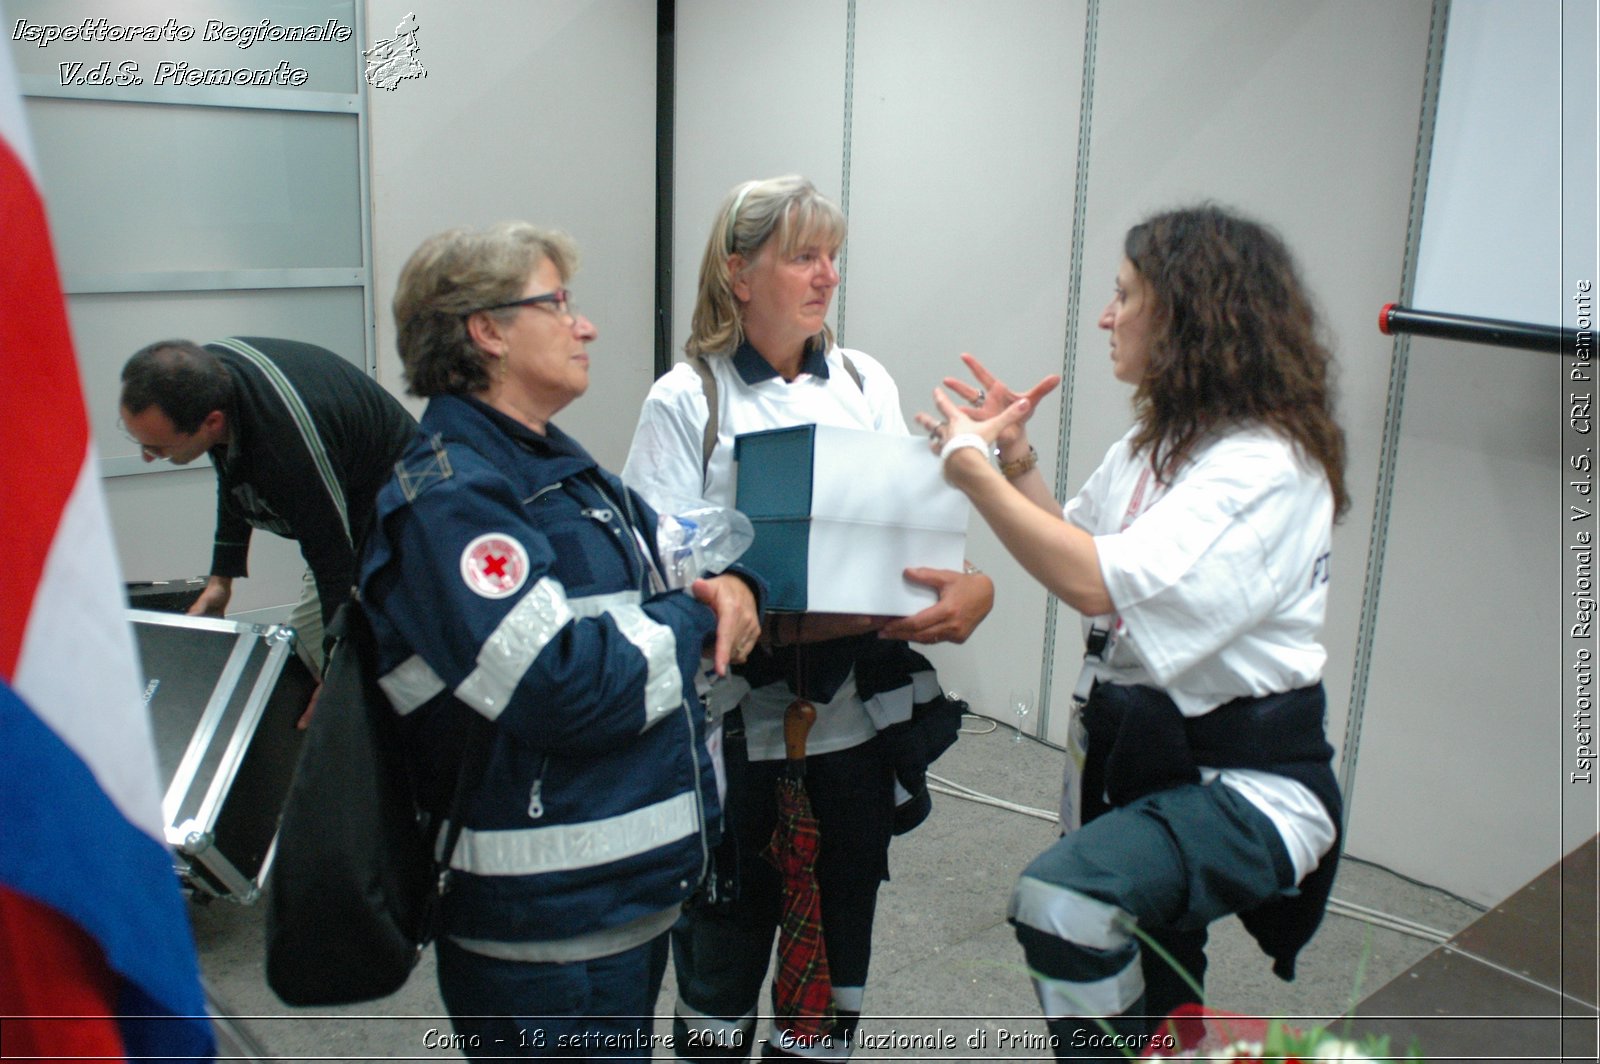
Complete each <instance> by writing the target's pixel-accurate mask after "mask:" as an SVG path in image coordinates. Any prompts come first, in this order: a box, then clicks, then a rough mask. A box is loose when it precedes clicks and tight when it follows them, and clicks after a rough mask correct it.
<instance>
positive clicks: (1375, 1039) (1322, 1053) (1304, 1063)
mask: <svg viewBox="0 0 1600 1064" xmlns="http://www.w3.org/2000/svg"><path fill="white" fill-rule="evenodd" d="M1162 1030H1163V1031H1166V1032H1170V1034H1171V1035H1172V1037H1171V1038H1169V1039H1157V1040H1156V1041H1155V1042H1154V1043H1153V1044H1152V1047H1151V1049H1150V1051H1149V1052H1148V1053H1146V1054H1145V1057H1144V1059H1147V1060H1209V1061H1216V1062H1218V1064H1268V1062H1279V1061H1282V1062H1296V1064H1322V1062H1324V1061H1330V1062H1331V1061H1374V1062H1380V1061H1396V1060H1418V1061H1419V1060H1421V1059H1422V1057H1421V1056H1420V1054H1418V1053H1417V1051H1416V1049H1415V1047H1413V1048H1412V1049H1411V1050H1410V1051H1408V1052H1407V1053H1406V1054H1404V1055H1403V1056H1402V1055H1398V1054H1395V1053H1392V1052H1391V1051H1390V1049H1389V1039H1388V1038H1385V1037H1379V1036H1376V1035H1367V1036H1365V1037H1363V1038H1361V1039H1359V1040H1355V1041H1352V1040H1350V1039H1346V1038H1341V1037H1339V1036H1338V1035H1337V1034H1335V1033H1333V1032H1332V1031H1329V1030H1328V1029H1327V1028H1326V1027H1313V1028H1311V1029H1309V1030H1304V1031H1302V1030H1298V1029H1296V1028H1293V1027H1290V1026H1288V1025H1287V1024H1285V1023H1284V1022H1283V1021H1282V1020H1263V1019H1258V1018H1255V1017H1251V1016H1239V1015H1235V1014H1232V1013H1226V1012H1218V1011H1216V1010H1214V1009H1208V1008H1205V1007H1203V1006H1200V1005H1182V1006H1179V1007H1178V1008H1177V1009H1175V1010H1174V1011H1173V1013H1172V1014H1171V1015H1170V1016H1168V1017H1167V1022H1166V1025H1165V1026H1164V1027H1163V1028H1162Z"/></svg>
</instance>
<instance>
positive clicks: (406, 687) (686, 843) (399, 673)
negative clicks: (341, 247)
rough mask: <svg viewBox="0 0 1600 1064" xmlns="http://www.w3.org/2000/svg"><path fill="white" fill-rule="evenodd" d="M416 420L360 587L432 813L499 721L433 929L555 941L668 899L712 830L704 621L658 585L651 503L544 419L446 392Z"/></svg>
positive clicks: (696, 608) (381, 500) (696, 862)
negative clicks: (700, 692)
mask: <svg viewBox="0 0 1600 1064" xmlns="http://www.w3.org/2000/svg"><path fill="white" fill-rule="evenodd" d="M421 428H422V433H421V435H420V436H419V437H418V439H417V441H416V442H415V443H414V444H413V445H412V446H411V447H410V448H409V449H408V450H407V452H406V454H405V456H404V458H403V459H402V460H401V462H400V464H399V465H398V466H397V476H396V478H395V480H393V481H391V482H390V484H389V485H388V486H387V487H385V488H384V489H383V491H382V492H381V493H380V494H379V496H378V514H377V521H376V524H375V527H374V529H373V532H372V534H371V538H370V542H369V544H368V549H367V552H366V556H365V560H364V562H363V566H362V579H361V585H362V593H363V597H364V600H365V602H366V604H367V606H368V611H369V613H370V614H371V617H372V624H373V629H374V632H375V634H376V636H377V639H378V644H379V656H380V662H379V671H380V675H381V677H382V678H381V680H380V683H381V685H382V686H383V688H384V690H385V692H386V693H387V694H388V696H389V699H390V702H391V703H392V704H393V705H394V707H395V709H396V710H397V711H398V712H400V713H401V714H402V716H403V717H404V726H405V730H406V734H407V738H408V743H409V753H410V756H411V758H412V761H413V765H414V773H415V777H416V779H417V782H418V786H419V792H420V794H421V795H422V798H423V801H424V804H425V805H427V806H428V807H429V808H431V809H432V810H434V811H435V812H438V813H440V814H441V815H442V813H443V812H444V811H446V810H447V809H448V806H449V798H450V793H451V790H452V788H453V786H454V782H455V779H456V774H457V768H458V765H459V763H460V756H461V751H462V747H463V746H464V744H465V741H466V738H467V735H468V733H469V732H470V731H471V730H472V726H473V724H474V722H473V721H472V719H471V717H470V714H472V713H478V714H481V715H482V716H484V717H487V718H488V719H490V720H492V721H494V723H495V727H494V735H493V739H492V741H491V745H490V751H489V758H488V764H487V768H486V770H485V772H484V773H483V777H482V779H481V781H475V782H474V786H473V788H472V790H471V791H470V792H469V795H468V797H467V799H466V801H465V805H464V812H463V814H462V817H461V820H462V823H463V831H462V834H461V839H460V841H459V843H458V845H457V848H456V851H455V857H454V860H453V861H452V867H453V869H454V870H455V871H454V873H453V875H452V881H451V887H450V890H449V892H448V893H447V895H446V900H445V905H444V927H443V931H444V933H446V934H449V935H453V936H455V937H457V938H462V939H472V940H490V941H496V942H518V943H527V942H556V941H562V940H566V939H570V938H573V937H575V936H579V935H586V934H594V933H596V932H604V931H607V930H609V929H612V928H616V927H619V926H621V925H623V924H626V923H629V922H631V921H634V920H638V919H641V918H644V917H648V916H650V915H652V914H659V913H661V912H662V911H663V910H666V909H669V908H671V907H673V906H675V905H677V904H678V903H680V902H682V901H683V900H684V899H685V898H687V897H688V896H689V895H690V894H691V893H692V892H693V891H694V890H695V889H696V888H697V886H698V885H699V883H700V880H701V878H702V876H703V875H704V874H705V871H706V865H707V861H708V854H709V852H710V848H711V846H713V845H714V844H715V843H716V841H717V837H718V834H719V826H720V816H721V813H720V809H719V808H718V804H717V792H716V783H715V778H714V772H713V768H712V764H711V759H710V757H709V756H708V754H707V752H706V747H705V736H704V724H705V713H704V710H703V708H702V707H701V704H700V701H699V698H698V697H697V696H696V693H695V688H694V676H695V673H696V671H697V669H698V668H699V660H700V651H701V646H702V644H703V643H704V642H705V640H706V638H707V636H708V635H709V634H710V633H711V632H712V631H713V629H714V627H715V617H714V615H713V613H712V611H711V610H710V609H709V608H707V607H706V606H704V605H702V604H701V603H699V602H697V601H695V600H694V598H692V597H691V596H690V595H689V594H688V593H687V592H685V591H666V592H661V591H658V590H656V589H655V588H656V587H657V586H658V585H655V584H653V583H652V575H651V574H652V571H653V569H654V567H655V565H656V560H655V559H654V544H655V531H656V517H655V514H654V512H653V511H651V510H650V509H649V507H648V506H647V505H646V504H645V503H644V502H643V501H642V500H640V499H639V498H638V496H636V495H634V494H633V493H631V492H629V491H627V490H626V489H625V488H624V487H623V486H622V483H621V481H619V480H618V479H617V478H616V477H614V476H612V475H611V474H610V473H607V472H605V471H604V470H602V469H601V468H600V467H599V466H598V465H596V463H595V461H594V459H593V458H591V457H590V456H589V455H588V453H587V452H585V451H584V449H583V448H582V447H581V446H579V445H578V444H577V442H575V441H574V440H573V439H572V438H571V437H569V436H567V435H566V434H565V433H563V432H562V431H561V430H559V429H557V428H556V427H555V426H553V425H552V426H549V428H548V435H544V436H541V435H539V434H537V433H534V432H531V431H530V430H528V429H527V428H526V427H524V426H522V425H520V424H519V423H517V422H516V421H514V420H512V419H511V418H508V417H506V416H504V415H502V414H500V413H499V412H498V411H495V410H493V409H492V408H490V407H488V406H486V405H484V404H483V403H480V402H478V401H476V400H474V399H470V398H463V397H456V396H441V397H437V398H434V399H433V400H432V401H431V402H430V403H429V405H428V409H427V411H426V413H425V414H424V416H423V418H422V424H421ZM635 530H637V531H635Z"/></svg>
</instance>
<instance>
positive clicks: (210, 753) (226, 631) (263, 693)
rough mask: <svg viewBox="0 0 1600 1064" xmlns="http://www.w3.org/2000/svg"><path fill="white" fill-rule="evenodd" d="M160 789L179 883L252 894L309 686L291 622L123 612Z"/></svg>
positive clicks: (232, 895)
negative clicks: (139, 669)
mask: <svg viewBox="0 0 1600 1064" xmlns="http://www.w3.org/2000/svg"><path fill="white" fill-rule="evenodd" d="M128 620H129V622H130V623H131V624H132V626H133V633H134V638H135V640H136V641H137V643H138V647H139V658H140V661H141V662H142V663H143V665H144V677H145V688H144V699H145V705H146V707H147V708H148V709H149V712H150V723H151V727H152V729H153V731H154V733H155V744H156V757H157V759H158V761H159V763H160V768H161V780H162V784H163V786H164V787H165V788H166V790H165V793H164V796H163V798H162V802H161V813H162V819H163V821H164V823H165V824H166V831H167V842H168V844H170V845H171V846H172V848H173V850H174V857H175V859H176V861H177V866H178V874H179V875H180V876H181V877H182V879H183V881H184V884H185V886H187V887H188V888H190V889H191V890H192V891H194V892H196V893H198V894H200V895H205V896H210V897H218V898H226V899H228V900H230V901H235V902H239V903H242V904H247V905H248V904H250V903H252V902H254V901H256V900H257V898H259V897H260V894H261V887H262V884H263V883H264V882H265V880H266V877H267V873H268V871H269V870H270V868H271V866H272V850H273V845H274V842H275V840H276V838H277V833H278V819H279V817H280V816H281V814H282V812H283V801H284V796H285V795H286V794H287V793H288V790H289V780H290V778H291V777H292V776H293V775H294V767H295V762H296V761H297V760H298V758H299V756H300V744H301V738H302V736H303V735H304V734H305V733H304V732H301V731H299V730H298V729H297V728H296V727H295V725H296V724H297V723H298V721H299V719H300V715H301V714H302V713H304V712H305V708H306V705H307V704H308V703H309V702H310V699H311V693H312V691H313V690H314V689H315V687H316V682H315V681H314V680H313V679H312V676H311V673H310V671H309V670H308V669H307V668H306V667H305V665H304V663H303V662H301V660H300V657H299V655H298V654H296V653H295V635H294V629H292V628H288V627H285V626H283V625H263V624H248V623H244V622H240V621H229V620H222V619H220V618H215V617H189V616H185V615H182V614H173V613H160V612H156V611H151V610H137V609H130V610H128Z"/></svg>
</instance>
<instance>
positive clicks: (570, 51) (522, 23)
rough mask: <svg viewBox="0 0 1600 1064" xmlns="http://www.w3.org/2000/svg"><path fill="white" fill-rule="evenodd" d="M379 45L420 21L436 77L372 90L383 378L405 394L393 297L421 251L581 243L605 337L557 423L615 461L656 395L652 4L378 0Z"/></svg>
mask: <svg viewBox="0 0 1600 1064" xmlns="http://www.w3.org/2000/svg"><path fill="white" fill-rule="evenodd" d="M367 11H368V14H367V18H368V23H369V24H370V25H371V26H372V27H373V30H372V35H373V39H374V40H377V39H380V38H383V37H388V36H391V35H392V34H393V32H394V28H395V27H397V26H398V25H399V23H400V21H401V20H402V19H403V18H405V16H406V15H407V14H412V15H414V16H415V25H416V39H417V43H418V52H417V58H418V60H419V61H420V62H421V63H422V65H423V67H424V68H425V70H426V76H425V77H421V78H415V79H408V80H406V81H402V82H399V83H398V84H397V85H396V86H395V88H394V89H392V90H384V89H377V88H374V89H372V90H370V98H371V108H372V225H373V252H374V260H373V261H374V268H373V279H374V291H375V292H376V293H377V300H378V306H377V339H378V344H377V347H378V352H379V356H378V364H379V379H380V380H382V381H383V382H384V384H386V385H387V386H389V388H390V389H391V390H392V391H395V392H397V393H398V392H400V391H401V390H402V389H403V383H402V381H401V379H400V373H399V362H398V356H397V355H396V354H395V349H394V319H393V316H392V314H391V313H390V309H389V307H390V301H391V300H392V299H393V296H394V286H395V281H396V279H397V278H398V276H399V273H400V268H401V266H403V265H404V263H405V260H406V258H407V256H409V255H410V254H411V252H412V251H413V250H414V249H415V248H416V246H417V245H418V244H419V243H420V242H421V241H422V240H423V238H425V237H427V236H428V235H430V234H432V233H435V232H437V231H439V230H442V229H448V228H451V227H454V226H459V225H472V226H478V225H488V224H491V223H494V222H498V221H502V220H505V219H522V220H525V221H529V222H533V223H534V224H536V225H543V226H548V227H553V228H557V229H563V230H565V231H566V232H568V233H570V234H571V235H572V236H573V238H574V239H575V240H576V241H577V242H578V246H579V251H580V254H581V261H580V265H579V270H578V273H577V275H576V276H575V277H573V278H572V285H571V287H572V290H573V292H574V293H576V298H577V302H578V305H579V307H580V308H581V309H582V311H583V312H584V313H585V314H587V315H588V316H589V317H590V318H592V319H593V320H594V322H595V325H596V326H597V327H598V329H599V338H598V339H597V340H596V341H595V342H594V343H593V344H591V345H590V354H591V356H592V361H591V363H590V369H589V380H590V384H589V394H588V395H587V396H585V397H584V398H582V399H580V400H578V401H577V402H576V403H574V404H573V405H572V406H571V407H569V408H568V409H567V410H565V411H563V412H562V413H561V415H560V424H561V426H562V428H564V429H565V430H566V431H568V432H570V433H572V434H573V435H574V436H575V437H577V438H578V439H579V440H580V441H582V442H583V443H584V444H585V445H586V446H587V447H589V448H590V450H591V451H592V452H593V454H594V456H595V457H596V458H597V459H599V460H600V462H601V463H602V464H603V465H606V466H609V467H612V468H616V467H619V466H621V465H622V459H623V458H624V456H625V455H626V454H627V446H628V436H627V435H623V434H621V433H620V432H619V431H618V429H617V422H618V420H619V419H620V418H623V417H625V416H626V417H627V418H628V426H629V428H630V429H631V427H632V424H633V423H632V420H631V414H627V415H624V414H623V413H622V412H624V411H627V412H632V411H637V410H638V408H639V404H640V403H641V402H643V401H644V396H645V392H646V391H648V390H649V388H650V382H651V379H652V378H651V368H652V365H653V363H652V357H651V352H652V350H653V347H652V344H653V340H652V326H651V323H652V303H653V298H654V297H653V293H654V284H655V281H654V252H653V248H652V236H651V234H652V232H653V227H654V224H655V86H656V10H655V4H654V3H653V2H651V0H538V2H536V3H532V2H528V0H479V2H475V3H471V4H460V3H448V2H445V0H368V3H367Z"/></svg>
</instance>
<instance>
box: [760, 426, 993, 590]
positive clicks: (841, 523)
mask: <svg viewBox="0 0 1600 1064" xmlns="http://www.w3.org/2000/svg"><path fill="white" fill-rule="evenodd" d="M734 460H735V462H736V463H737V472H736V475H735V483H736V485H737V489H736V490H737V494H736V495H735V505H736V506H737V507H738V508H739V509H740V510H741V511H743V512H744V514H745V516H747V517H749V518H750V523H751V525H752V526H753V527H754V528H755V541H754V542H753V543H752V544H751V545H750V548H749V549H748V550H747V551H746V552H745V554H744V556H743V557H742V558H741V559H740V563H741V564H743V565H746V566H749V567H750V568H751V569H753V570H755V571H756V572H758V573H760V574H761V576H762V577H763V578H764V579H765V580H766V582H767V589H768V596H769V597H768V604H769V607H770V608H771V609H774V610H781V611H790V612H810V613H866V614H879V615H884V616H896V617H899V616H906V615H908V614H912V613H916V612H917V611H919V610H921V609H924V608H925V607H927V606H931V605H932V604H933V603H934V602H935V601H937V595H936V594H935V593H934V592H933V591H932V590H931V589H929V588H925V587H923V586H921V585H919V584H912V583H910V582H908V581H907V580H906V579H905V578H904V577H903V576H902V575H901V574H902V573H903V572H904V570H906V569H907V568H910V567H913V566H928V567H932V568H937V569H960V568H961V566H962V561H963V559H964V558H965V555H966V533H967V519H968V516H969V514H970V506H969V504H968V502H967V499H966V496H964V495H962V494H961V493H960V492H958V491H956V490H955V489H954V488H952V487H950V486H949V485H948V484H946V483H945V482H944V478H943V477H942V476H941V475H940V470H939V460H938V458H937V457H935V456H934V455H933V454H932V453H931V452H930V451H929V450H928V445H927V441H926V440H924V439H922V438H921V437H912V436H900V435H892V434H889V433H881V432H866V431H862V430H860V429H845V428H838V427H835V426H832V425H796V426H793V427H791V428H783V429H768V430H766V431H764V432H751V433H745V434H744V435H741V436H739V437H737V438H736V439H735V441H734Z"/></svg>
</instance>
